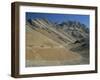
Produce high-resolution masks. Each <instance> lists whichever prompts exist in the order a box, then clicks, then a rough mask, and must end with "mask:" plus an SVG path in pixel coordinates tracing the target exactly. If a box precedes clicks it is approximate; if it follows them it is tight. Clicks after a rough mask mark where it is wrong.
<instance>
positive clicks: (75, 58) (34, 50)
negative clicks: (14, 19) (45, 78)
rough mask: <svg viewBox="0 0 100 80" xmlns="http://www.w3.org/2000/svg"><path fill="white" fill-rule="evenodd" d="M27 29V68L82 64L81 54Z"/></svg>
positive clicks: (29, 28)
mask: <svg viewBox="0 0 100 80" xmlns="http://www.w3.org/2000/svg"><path fill="white" fill-rule="evenodd" d="M26 29H27V30H26V67H34V66H56V65H73V64H80V62H81V60H82V56H81V55H80V54H78V53H76V52H72V51H70V50H68V49H66V48H64V47H63V46H62V45H60V44H59V43H57V42H56V41H53V40H51V39H49V38H48V37H46V36H44V35H42V34H41V33H39V32H37V31H35V30H33V29H32V28H31V27H29V26H27V28H26Z"/></svg>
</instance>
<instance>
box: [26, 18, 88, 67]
mask: <svg viewBox="0 0 100 80" xmlns="http://www.w3.org/2000/svg"><path fill="white" fill-rule="evenodd" d="M26 48H27V49H26V52H27V53H30V54H27V57H26V58H27V62H26V64H27V66H31V65H30V64H33V65H34V66H36V65H40V66H41V65H47V63H48V65H49V64H50V65H57V64H58V63H59V64H67V65H68V64H88V63H89V29H88V28H87V27H86V26H85V25H84V24H82V23H80V22H76V21H66V22H65V21H63V22H62V23H60V24H58V23H53V22H52V21H49V20H48V19H44V18H36V19H29V20H27V21H26ZM41 48H43V49H44V50H42V49H41ZM32 49H33V50H34V49H35V50H34V51H33V50H32ZM39 51H40V52H39ZM36 52H38V53H37V54H36ZM41 53H42V54H41ZM33 54H34V55H38V56H40V57H38V58H36V56H35V57H32V55H33ZM44 54H45V55H44ZM57 55H60V56H57ZM68 55H69V58H68ZM76 55H77V57H76ZM45 56H46V57H47V58H46V57H45ZM48 56H49V57H48ZM64 56H65V57H64ZM73 56H74V57H73ZM72 57H73V59H72ZM30 58H32V61H33V62H34V61H39V64H36V62H34V63H33V62H30V60H29V59H30ZM33 58H34V59H33ZM63 58H64V60H63ZM67 58H68V59H69V60H68V59H67ZM48 59H49V62H48ZM59 59H60V60H61V61H59ZM44 60H45V62H46V64H45V63H44V62H41V61H44ZM52 60H55V61H53V62H52ZM66 60H67V61H66ZM63 61H64V62H63ZM74 61H75V62H74ZM40 62H41V64H40Z"/></svg>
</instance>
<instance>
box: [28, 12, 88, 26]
mask: <svg viewBox="0 0 100 80" xmlns="http://www.w3.org/2000/svg"><path fill="white" fill-rule="evenodd" d="M36 18H45V19H48V20H49V21H52V22H56V23H61V22H63V21H68V20H70V21H79V22H80V23H82V24H85V25H86V27H88V28H89V22H90V21H89V19H90V16H89V15H76V14H54V13H33V12H26V20H28V19H36Z"/></svg>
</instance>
